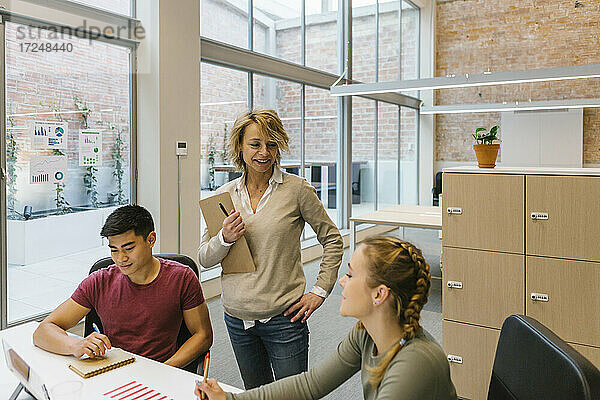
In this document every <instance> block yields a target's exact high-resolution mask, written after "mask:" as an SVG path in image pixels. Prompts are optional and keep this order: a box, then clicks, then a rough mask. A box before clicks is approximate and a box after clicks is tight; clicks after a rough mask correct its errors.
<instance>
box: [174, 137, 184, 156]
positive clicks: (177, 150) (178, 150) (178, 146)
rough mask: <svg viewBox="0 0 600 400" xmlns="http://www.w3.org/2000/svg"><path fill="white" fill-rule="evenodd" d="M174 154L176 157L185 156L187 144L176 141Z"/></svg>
mask: <svg viewBox="0 0 600 400" xmlns="http://www.w3.org/2000/svg"><path fill="white" fill-rule="evenodd" d="M175 154H176V155H178V156H187V142H186V141H183V140H178V141H177V144H176V147H175Z"/></svg>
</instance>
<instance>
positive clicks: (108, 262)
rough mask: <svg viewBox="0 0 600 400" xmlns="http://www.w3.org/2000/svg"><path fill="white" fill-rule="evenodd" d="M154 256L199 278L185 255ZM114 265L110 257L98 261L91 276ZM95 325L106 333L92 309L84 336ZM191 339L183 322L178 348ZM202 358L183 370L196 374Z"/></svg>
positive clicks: (87, 319)
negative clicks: (188, 269) (186, 267)
mask: <svg viewBox="0 0 600 400" xmlns="http://www.w3.org/2000/svg"><path fill="white" fill-rule="evenodd" d="M154 256H155V257H158V258H164V259H167V260H173V261H177V262H178V263H181V264H183V265H187V266H188V267H190V268H191V270H192V271H194V273H195V274H196V276H199V273H198V266H197V265H196V263H195V262H194V260H192V259H191V258H190V257H188V256H186V255H183V254H154ZM114 263H115V262H114V261H113V260H112V258H110V257H105V258H102V259H100V260H98V261H96V262H95V263H94V265H92V268H90V274H91V273H92V272H95V271H98V270H99V269H102V268H106V267H108V266H110V265H112V264H114ZM94 323H95V324H96V325H97V326H98V328H99V329H100V332H104V329H103V327H102V321H101V320H100V317H99V316H98V314H97V313H96V310H94V309H93V308H92V310H91V311H90V312H89V313H88V315H86V316H85V328H84V336H87V335H89V334H90V333H92V332H93V331H94V328H93V327H92V324H94ZM190 337H192V334H191V333H190V331H189V330H188V328H187V326H186V325H185V321H182V322H181V328H180V329H179V335H178V336H177V348H179V347H181V345H182V344H184V343H185V342H186V341H187V340H188V339H189V338H190ZM202 358H204V355H201V356H200V357H198V358H197V359H195V360H194V361H192V362H191V363H189V364H188V365H186V366H185V367H184V368H183V369H184V370H186V371H189V372H193V373H194V374H195V373H196V371H197V368H198V363H199V362H200V360H201V359H202Z"/></svg>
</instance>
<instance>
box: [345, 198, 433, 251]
mask: <svg viewBox="0 0 600 400" xmlns="http://www.w3.org/2000/svg"><path fill="white" fill-rule="evenodd" d="M358 224H375V225H392V226H401V227H413V228H426V229H437V230H440V229H442V211H441V207H432V206H415V205H407V204H398V205H395V206H391V207H387V208H384V209H382V210H378V211H374V212H370V213H367V214H362V215H358V216H356V217H351V218H350V250H351V251H352V252H354V249H355V247H356V225H358Z"/></svg>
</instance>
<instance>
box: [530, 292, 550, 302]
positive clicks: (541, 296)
mask: <svg viewBox="0 0 600 400" xmlns="http://www.w3.org/2000/svg"><path fill="white" fill-rule="evenodd" d="M531 300H533V301H546V302H547V301H548V295H547V294H545V293H531Z"/></svg>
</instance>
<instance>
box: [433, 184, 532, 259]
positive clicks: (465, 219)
mask: <svg viewBox="0 0 600 400" xmlns="http://www.w3.org/2000/svg"><path fill="white" fill-rule="evenodd" d="M524 194H525V177H524V175H500V174H457V173H446V174H444V200H443V202H444V204H443V209H442V230H443V237H444V246H451V247H466V248H471V249H482V250H498V251H506V252H512V253H524V248H525V242H524V237H523V234H524V232H523V224H524V213H525V210H524V208H525V205H524V203H523V198H524ZM448 208H450V209H454V211H453V212H452V213H451V214H449V213H448Z"/></svg>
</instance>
